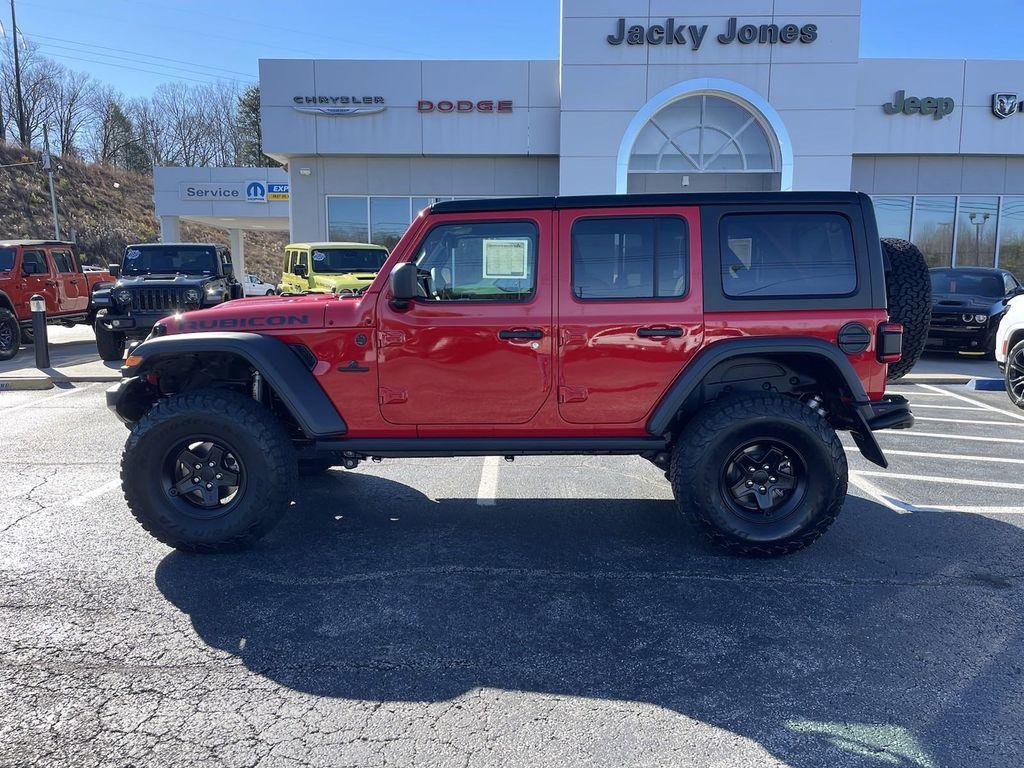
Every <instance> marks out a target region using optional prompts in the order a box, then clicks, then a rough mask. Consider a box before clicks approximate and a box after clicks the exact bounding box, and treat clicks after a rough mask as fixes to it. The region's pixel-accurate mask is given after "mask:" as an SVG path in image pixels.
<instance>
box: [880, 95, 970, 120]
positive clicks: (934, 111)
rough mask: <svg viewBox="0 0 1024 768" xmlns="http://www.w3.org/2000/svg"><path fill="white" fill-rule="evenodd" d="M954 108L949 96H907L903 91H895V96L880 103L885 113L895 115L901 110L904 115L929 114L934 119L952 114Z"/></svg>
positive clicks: (954, 104) (954, 103)
mask: <svg viewBox="0 0 1024 768" xmlns="http://www.w3.org/2000/svg"><path fill="white" fill-rule="evenodd" d="M955 108H956V102H954V101H953V99H951V98H950V97H949V96H941V97H936V96H925V97H924V98H917V97H916V96H907V95H906V93H905V92H904V91H896V96H895V98H894V99H893V100H892V101H891V102H889V103H887V104H883V105H882V109H883V110H885V114H887V115H896V114H899V113H901V112H902V113H903V114H904V115H931V116H932V117H933V118H935V119H936V120H941V119H942V118H944V117H945V116H946V115H951V114H953V110H954V109H955Z"/></svg>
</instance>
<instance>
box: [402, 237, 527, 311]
mask: <svg viewBox="0 0 1024 768" xmlns="http://www.w3.org/2000/svg"><path fill="white" fill-rule="evenodd" d="M415 261H416V267H417V270H418V272H419V275H420V284H421V286H422V287H423V293H424V294H425V299H426V300H427V301H431V300H433V301H527V300H528V299H529V298H530V297H531V296H532V295H533V292H534V290H535V288H536V284H537V227H536V226H535V225H534V224H532V223H530V222H519V221H516V222H478V223H474V224H442V225H440V226H437V227H435V228H434V229H432V230H431V231H430V233H429V234H428V235H427V237H426V238H425V239H424V240H423V243H422V244H421V245H420V248H419V251H418V253H417V256H416V260H415ZM421 300H422V299H421Z"/></svg>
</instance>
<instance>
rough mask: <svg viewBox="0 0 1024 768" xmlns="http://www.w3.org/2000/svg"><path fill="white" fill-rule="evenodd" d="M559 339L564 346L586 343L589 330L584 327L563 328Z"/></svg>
mask: <svg viewBox="0 0 1024 768" xmlns="http://www.w3.org/2000/svg"><path fill="white" fill-rule="evenodd" d="M558 340H559V342H560V343H561V345H562V346H563V347H567V346H569V345H570V344H586V343H587V332H586V330H585V329H583V328H562V332H561V333H560V334H559V335H558Z"/></svg>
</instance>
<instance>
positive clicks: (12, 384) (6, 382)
mask: <svg viewBox="0 0 1024 768" xmlns="http://www.w3.org/2000/svg"><path fill="white" fill-rule="evenodd" d="M54 383H55V382H54V380H53V379H51V378H50V377H49V376H17V377H13V376H11V377H0V392H25V391H30V390H35V391H40V390H44V389H53V387H54Z"/></svg>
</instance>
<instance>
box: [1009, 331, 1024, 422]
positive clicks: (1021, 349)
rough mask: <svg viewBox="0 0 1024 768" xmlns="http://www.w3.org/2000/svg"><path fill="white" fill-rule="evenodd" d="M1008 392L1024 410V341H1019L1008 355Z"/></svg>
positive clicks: (1012, 400) (1011, 400)
mask: <svg viewBox="0 0 1024 768" xmlns="http://www.w3.org/2000/svg"><path fill="white" fill-rule="evenodd" d="M1006 394H1007V395H1008V396H1009V398H1010V402H1011V403H1013V404H1014V405H1016V406H1017V407H1018V408H1020V409H1021V410H1024V341H1018V342H1017V343H1016V344H1014V345H1013V347H1011V349H1010V352H1009V353H1008V354H1007V355H1006Z"/></svg>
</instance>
